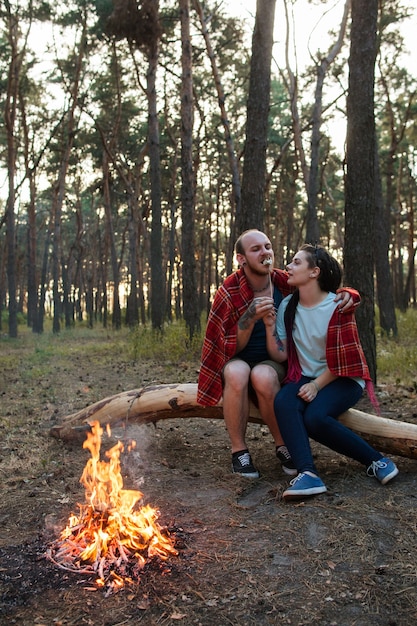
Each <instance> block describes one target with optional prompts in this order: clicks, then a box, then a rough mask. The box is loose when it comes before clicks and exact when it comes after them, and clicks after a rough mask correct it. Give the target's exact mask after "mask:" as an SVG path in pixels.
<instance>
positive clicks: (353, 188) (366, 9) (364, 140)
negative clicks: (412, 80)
mask: <svg viewBox="0 0 417 626" xmlns="http://www.w3.org/2000/svg"><path fill="white" fill-rule="evenodd" d="M377 18H378V1H377V0H352V26H351V46H350V56H349V91H348V97H347V145H346V168H347V173H346V182H345V250H344V262H345V282H346V283H347V284H348V285H351V286H353V287H355V288H356V289H358V290H359V292H360V294H361V298H362V303H361V306H360V307H359V308H358V311H357V313H356V318H357V322H358V329H359V334H360V337H361V341H362V345H363V348H364V352H365V355H366V358H367V361H368V366H369V370H370V373H371V377H372V379H373V380H374V381H375V380H376V341H375V319H374V243H375V238H374V218H375V183H374V179H375V118H374V72H375V58H376V50H377V36H376V35H377Z"/></svg>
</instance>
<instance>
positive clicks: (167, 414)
mask: <svg viewBox="0 0 417 626" xmlns="http://www.w3.org/2000/svg"><path fill="white" fill-rule="evenodd" d="M184 417H186V418H189V417H198V418H210V419H223V410H222V406H221V404H219V405H216V406H212V407H203V406H201V405H199V404H198V403H197V385H196V384H195V383H186V384H178V383H173V384H163V385H153V386H149V387H143V388H141V389H133V390H131V391H125V392H123V393H119V394H116V395H114V396H110V397H108V398H104V399H103V400H100V401H99V402H96V403H94V404H92V405H90V406H89V407H86V408H84V409H81V410H80V411H77V413H74V414H72V415H69V416H67V417H65V418H64V419H63V420H62V422H61V423H60V424H57V425H56V426H54V427H53V428H52V429H51V430H50V434H51V435H52V436H53V437H56V438H58V439H63V440H67V441H68V440H73V439H77V438H80V437H85V434H86V432H88V431H89V430H90V428H91V426H90V425H91V423H92V422H93V421H99V422H100V424H101V425H102V426H104V425H106V424H109V425H113V426H114V425H115V424H117V423H120V422H124V423H128V422H134V423H136V424H148V423H155V422H157V421H159V420H161V419H173V418H184ZM249 419H250V421H251V422H254V423H259V424H262V420H261V418H260V416H259V412H258V410H257V409H256V407H255V406H254V405H251V408H250V418H249ZM340 421H341V422H343V423H344V424H345V425H346V426H348V427H349V428H351V429H352V430H354V431H355V432H357V433H358V434H360V435H361V436H362V437H363V438H364V439H366V440H367V441H369V443H370V444H371V445H373V446H374V447H375V448H377V449H378V450H380V451H381V452H384V453H386V454H394V455H399V456H404V457H408V458H411V459H417V425H416V424H410V423H408V422H400V421H396V420H393V419H389V418H386V417H378V416H377V415H371V414H370V413H365V412H363V411H359V410H357V409H350V410H349V411H346V413H343V415H341V417H340Z"/></svg>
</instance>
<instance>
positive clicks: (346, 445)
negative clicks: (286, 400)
mask: <svg viewBox="0 0 417 626" xmlns="http://www.w3.org/2000/svg"><path fill="white" fill-rule="evenodd" d="M361 396H362V388H361V386H360V385H359V384H358V383H357V382H355V381H354V380H352V379H351V378H337V379H336V380H334V381H333V382H332V383H330V384H329V385H326V387H324V388H323V389H321V390H320V391H319V393H318V394H317V396H316V398H315V399H314V400H313V401H312V402H310V403H308V404H307V405H306V407H305V409H304V424H305V428H306V431H307V433H308V435H309V436H310V437H311V438H312V439H314V440H315V441H318V442H319V443H321V444H323V445H324V446H326V447H327V448H330V449H331V450H334V451H335V452H338V453H339V454H343V455H345V456H347V457H350V458H351V459H355V461H358V462H359V463H362V464H363V465H365V466H369V465H370V464H371V463H372V461H377V460H379V459H381V458H382V454H381V453H379V452H377V451H376V450H375V449H374V448H372V446H370V445H369V444H368V443H367V442H366V441H364V440H363V439H362V438H361V437H360V436H359V435H357V434H356V433H354V432H352V431H351V430H350V429H349V428H347V427H346V426H344V425H343V424H342V423H341V422H339V421H338V419H337V418H338V417H339V415H341V414H342V413H344V412H345V411H347V410H348V409H349V408H351V407H352V406H354V405H355V404H356V403H357V402H358V400H359V399H360V397H361ZM283 435H284V438H285V434H284V433H283Z"/></svg>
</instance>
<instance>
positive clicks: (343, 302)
mask: <svg viewBox="0 0 417 626" xmlns="http://www.w3.org/2000/svg"><path fill="white" fill-rule="evenodd" d="M334 301H335V302H338V305H337V307H338V309H339V311H341V312H342V313H344V312H345V311H349V309H351V308H352V307H355V306H356V305H355V302H354V301H353V298H352V296H351V295H350V293H349V292H348V291H340V292H339V293H338V294H337V295H336V297H335V299H334Z"/></svg>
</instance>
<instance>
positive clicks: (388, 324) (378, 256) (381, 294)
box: [375, 141, 398, 337]
mask: <svg viewBox="0 0 417 626" xmlns="http://www.w3.org/2000/svg"><path fill="white" fill-rule="evenodd" d="M375 212H376V213H375V217H376V219H375V270H376V293H377V299H378V307H379V324H380V326H381V330H382V331H383V332H384V333H386V335H387V336H388V337H389V336H391V335H392V336H393V337H396V336H397V334H398V328H397V318H396V315H395V305H394V292H393V285H392V276H391V268H390V264H389V247H390V242H391V228H390V225H391V220H390V210H389V207H388V206H387V204H386V203H385V204H384V199H383V195H382V184H381V172H380V167H379V154H378V145H377V142H376V141H375Z"/></svg>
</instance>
